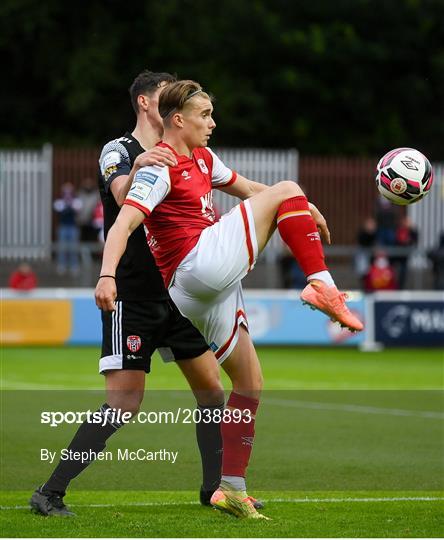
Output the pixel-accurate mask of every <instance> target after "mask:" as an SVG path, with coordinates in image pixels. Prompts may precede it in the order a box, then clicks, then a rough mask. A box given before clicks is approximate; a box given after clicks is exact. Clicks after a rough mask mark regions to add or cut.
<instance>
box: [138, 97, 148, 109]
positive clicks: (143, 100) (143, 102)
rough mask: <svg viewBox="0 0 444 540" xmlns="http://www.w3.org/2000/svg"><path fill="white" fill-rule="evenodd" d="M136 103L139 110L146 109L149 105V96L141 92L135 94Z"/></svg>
mask: <svg viewBox="0 0 444 540" xmlns="http://www.w3.org/2000/svg"><path fill="white" fill-rule="evenodd" d="M137 105H138V106H139V111H145V112H146V111H147V110H148V108H149V106H150V98H149V97H148V96H145V95H143V94H140V95H139V96H137Z"/></svg>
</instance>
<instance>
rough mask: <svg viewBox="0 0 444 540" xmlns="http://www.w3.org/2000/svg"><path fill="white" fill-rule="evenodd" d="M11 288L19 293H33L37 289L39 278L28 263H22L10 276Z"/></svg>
mask: <svg viewBox="0 0 444 540" xmlns="http://www.w3.org/2000/svg"><path fill="white" fill-rule="evenodd" d="M9 287H10V288H11V289H15V290H17V291H32V289H35V288H36V287H37V276H36V275H35V272H34V271H33V269H32V268H31V266H30V265H29V264H28V263H21V264H20V266H19V267H18V268H17V270H14V272H12V274H11V275H10V276H9Z"/></svg>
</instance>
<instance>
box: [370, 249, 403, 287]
mask: <svg viewBox="0 0 444 540" xmlns="http://www.w3.org/2000/svg"><path fill="white" fill-rule="evenodd" d="M396 289H397V284H396V277H395V271H394V269H393V267H392V266H391V264H390V261H389V259H388V257H387V255H386V253H385V252H384V251H377V252H376V254H375V257H374V259H373V262H372V264H371V265H370V268H369V270H368V272H367V275H366V276H365V292H376V291H394V290H396Z"/></svg>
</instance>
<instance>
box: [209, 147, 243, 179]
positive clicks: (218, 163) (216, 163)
mask: <svg viewBox="0 0 444 540" xmlns="http://www.w3.org/2000/svg"><path fill="white" fill-rule="evenodd" d="M207 150H208V151H209V152H210V154H211V157H212V158H213V170H212V173H211V183H212V185H213V187H226V186H230V185H231V184H233V183H234V182H235V181H236V178H237V173H236V172H235V171H232V170H231V169H229V168H228V167H227V166H226V165H225V164H224V163H223V161H222V160H221V159H220V158H219V157H218V156H217V155H216V154H215V153H214V152H213V151H212V150H211V149H210V148H207Z"/></svg>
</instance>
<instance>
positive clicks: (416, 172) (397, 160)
mask: <svg viewBox="0 0 444 540" xmlns="http://www.w3.org/2000/svg"><path fill="white" fill-rule="evenodd" d="M432 183H433V169H432V166H431V165H430V161H429V160H428V159H427V158H426V157H425V156H424V155H423V154H421V152H418V150H414V149H413V148H395V150H390V152H387V154H385V156H383V157H382V158H381V159H380V160H379V163H378V165H377V167H376V185H377V186H378V189H379V191H380V193H381V194H382V195H384V197H386V198H387V199H388V200H389V201H391V202H393V203H395V204H402V205H405V204H412V203H415V202H417V201H420V200H421V199H422V198H423V197H424V196H425V195H427V193H428V192H429V191H430V188H431V187H432Z"/></svg>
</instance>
